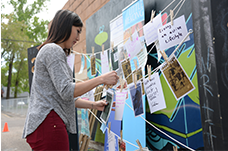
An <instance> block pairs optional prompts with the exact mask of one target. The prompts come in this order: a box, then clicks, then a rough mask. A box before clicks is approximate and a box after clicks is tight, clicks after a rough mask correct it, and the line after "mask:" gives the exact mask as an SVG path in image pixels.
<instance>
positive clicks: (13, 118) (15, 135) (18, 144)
mask: <svg viewBox="0 0 228 151" xmlns="http://www.w3.org/2000/svg"><path fill="white" fill-rule="evenodd" d="M5 122H7V124H8V128H9V132H2V131H3V128H4V124H5ZM24 122H25V117H24V116H18V115H14V114H11V113H7V112H1V151H31V148H30V147H29V145H28V144H27V143H26V140H25V139H22V132H23V127H24Z"/></svg>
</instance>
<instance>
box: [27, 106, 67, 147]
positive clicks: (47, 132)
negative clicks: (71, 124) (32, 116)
mask: <svg viewBox="0 0 228 151" xmlns="http://www.w3.org/2000/svg"><path fill="white" fill-rule="evenodd" d="M27 143H29V145H30V146H31V148H32V149H33V150H34V151H38V150H39V151H56V150H61V151H69V138H68V134H67V131H66V125H65V124H64V123H63V121H62V119H61V118H60V117H59V115H58V114H56V113H55V111H54V110H52V111H51V112H50V113H49V114H48V115H47V117H46V119H45V120H44V121H43V123H41V124H40V126H39V127H38V128H37V129H36V130H35V131H34V132H33V133H32V134H30V135H28V136H27Z"/></svg>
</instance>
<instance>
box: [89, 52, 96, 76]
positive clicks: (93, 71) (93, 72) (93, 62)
mask: <svg viewBox="0 0 228 151" xmlns="http://www.w3.org/2000/svg"><path fill="white" fill-rule="evenodd" d="M90 69H91V75H96V57H95V55H91V56H90Z"/></svg>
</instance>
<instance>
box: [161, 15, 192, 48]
mask: <svg viewBox="0 0 228 151" xmlns="http://www.w3.org/2000/svg"><path fill="white" fill-rule="evenodd" d="M187 34H188V31H187V26H186V23H185V17H184V15H182V16H180V17H179V18H177V19H175V20H174V21H173V25H171V22H169V23H168V24H166V25H164V26H162V27H160V28H158V40H159V43H160V49H161V51H163V50H165V49H168V48H171V47H173V46H175V45H177V44H179V43H180V42H181V41H182V40H183V39H184V37H185V36H186V35H187ZM188 40H190V38H189V37H188V38H187V39H186V41H188Z"/></svg>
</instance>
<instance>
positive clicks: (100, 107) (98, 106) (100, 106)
mask: <svg viewBox="0 0 228 151" xmlns="http://www.w3.org/2000/svg"><path fill="white" fill-rule="evenodd" d="M93 104H94V105H93V106H94V109H96V110H99V111H103V110H104V107H105V106H106V105H107V102H106V101H104V100H100V101H96V102H94V103H93Z"/></svg>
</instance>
